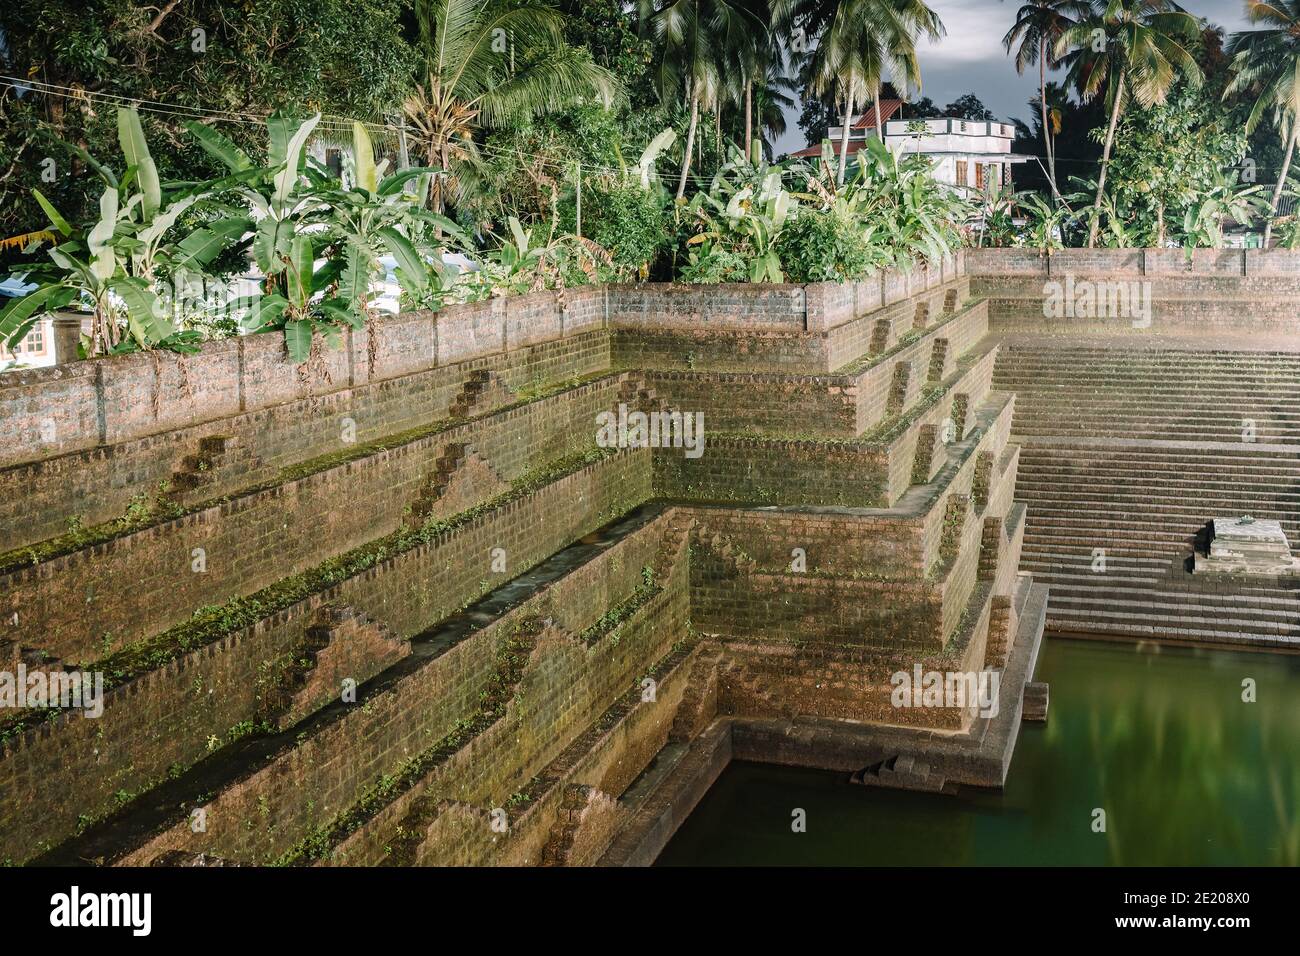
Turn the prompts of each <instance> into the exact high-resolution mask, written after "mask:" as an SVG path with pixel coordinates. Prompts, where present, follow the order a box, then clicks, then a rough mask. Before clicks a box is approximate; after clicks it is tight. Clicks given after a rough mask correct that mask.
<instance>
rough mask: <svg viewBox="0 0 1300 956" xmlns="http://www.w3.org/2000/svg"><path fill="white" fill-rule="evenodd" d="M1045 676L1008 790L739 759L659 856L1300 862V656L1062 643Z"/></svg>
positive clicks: (770, 860) (760, 861) (681, 861)
mask: <svg viewBox="0 0 1300 956" xmlns="http://www.w3.org/2000/svg"><path fill="white" fill-rule="evenodd" d="M1037 679H1038V680H1045V681H1047V682H1049V683H1050V684H1051V707H1050V710H1049V713H1048V721H1047V723H1046V724H1030V723H1026V724H1022V725H1021V731H1020V742H1019V744H1018V745H1017V747H1016V753H1015V757H1014V758H1013V760H1012V763H1011V772H1010V774H1009V776H1008V779H1007V786H1006V789H1005V790H1004V791H1002V792H1000V793H999V792H994V791H974V790H969V789H968V790H963V791H962V792H960V793H959V794H957V795H955V796H946V795H931V794H920V793H907V792H901V791H890V790H880V789H873V788H868V787H858V786H852V785H850V784H847V783H845V781H844V775H843V774H837V773H825V772H821V771H812V770H799V769H791V768H783V767H773V766H765V765H759V764H746V763H733V764H732V765H731V766H729V767H728V768H727V769H726V770H725V771H724V772H723V774H722V776H721V777H720V778H719V779H718V781H717V783H716V784H715V785H714V786H713V788H712V789H711V790H710V791H709V793H708V794H707V795H706V796H705V798H704V799H703V800H702V801H701V802H700V805H699V806H698V807H697V808H696V810H695V812H694V813H693V814H692V815H691V817H690V819H688V820H687V821H686V823H685V824H684V825H683V826H682V828H681V829H680V830H679V831H678V833H677V835H676V836H675V837H674V838H673V840H672V842H670V843H669V844H668V846H667V847H666V848H665V850H664V852H663V853H662V854H661V856H660V858H659V860H658V865H661V866H690V865H810V866H815V865H836V866H853V865H872V866H885V865H942V864H962V865H972V864H973V865H1001V866H1016V865H1035V866H1052V865H1088V866H1096V865H1128V866H1142V865H1145V866H1197V865H1283V866H1295V865H1298V864H1300V656H1291V655H1272V654H1256V653H1235V652H1229V651H1209V650H1198V649H1184V648H1169V647H1166V648H1152V647H1145V648H1139V647H1138V646H1136V645H1127V644H1107V643H1099V642H1088V641H1070V640H1058V639H1049V640H1048V641H1047V642H1046V643H1045V644H1044V647H1043V649H1042V653H1041V655H1040V658H1039V663H1038V670H1037ZM1248 679H1249V680H1250V681H1253V682H1254V694H1255V698H1256V701H1255V702H1254V703H1246V702H1244V701H1243V700H1242V696H1243V693H1245V690H1244V688H1243V681H1246V680H1248ZM795 808H801V809H803V810H805V811H806V813H807V817H806V819H807V831H806V832H804V833H793V832H791V813H792V811H793V810H794V809H795ZM1097 808H1101V809H1104V810H1105V811H1106V832H1105V833H1096V832H1094V831H1093V819H1094V810H1095V809H1097Z"/></svg>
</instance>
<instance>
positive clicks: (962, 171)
mask: <svg viewBox="0 0 1300 956" xmlns="http://www.w3.org/2000/svg"><path fill="white" fill-rule="evenodd" d="M957 185H958V186H965V185H966V160H964V159H959V160H957Z"/></svg>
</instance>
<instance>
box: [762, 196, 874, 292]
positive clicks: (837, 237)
mask: <svg viewBox="0 0 1300 956" xmlns="http://www.w3.org/2000/svg"><path fill="white" fill-rule="evenodd" d="M776 252H777V255H778V256H779V257H780V259H781V264H782V265H783V266H784V267H785V274H786V279H787V281H789V282H837V281H845V280H849V279H859V278H862V277H863V276H865V275H866V274H867V273H868V272H870V271H871V269H872V266H873V264H874V263H873V257H872V255H871V250H870V247H869V244H868V242H867V240H866V238H865V236H864V235H863V233H862V229H861V227H860V226H858V225H857V224H855V223H853V222H852V221H850V220H847V219H844V218H843V217H841V216H837V215H834V214H832V213H821V212H812V211H804V212H801V213H800V214H799V215H798V216H796V217H795V218H794V219H793V220H791V221H790V222H787V223H786V226H785V228H784V229H783V230H782V231H781V235H780V236H779V237H778V238H777V240H776Z"/></svg>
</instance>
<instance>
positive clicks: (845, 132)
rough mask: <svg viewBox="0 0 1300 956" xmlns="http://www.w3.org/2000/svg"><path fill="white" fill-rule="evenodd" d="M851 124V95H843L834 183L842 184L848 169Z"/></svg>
mask: <svg viewBox="0 0 1300 956" xmlns="http://www.w3.org/2000/svg"><path fill="white" fill-rule="evenodd" d="M852 122H853V94H852V93H850V92H848V91H847V90H846V91H845V93H844V126H843V128H842V129H841V130H840V168H839V172H838V173H836V177H835V178H836V181H837V182H839V183H841V184H842V183H843V182H844V172H845V170H847V169H848V168H849V124H850V123H852Z"/></svg>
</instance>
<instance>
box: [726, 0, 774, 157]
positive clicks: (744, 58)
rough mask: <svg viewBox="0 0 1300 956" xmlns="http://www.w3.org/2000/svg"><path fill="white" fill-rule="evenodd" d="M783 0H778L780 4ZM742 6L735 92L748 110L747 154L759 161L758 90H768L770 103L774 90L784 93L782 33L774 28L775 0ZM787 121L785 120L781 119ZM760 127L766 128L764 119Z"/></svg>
mask: <svg viewBox="0 0 1300 956" xmlns="http://www.w3.org/2000/svg"><path fill="white" fill-rule="evenodd" d="M780 2H781V0H777V3H778V4H779V3H780ZM739 6H740V7H741V9H742V10H743V11H744V13H745V16H744V17H742V18H741V19H740V29H739V31H737V35H736V36H735V37H734V38H733V42H734V46H735V49H734V51H733V55H734V59H735V61H736V64H737V66H739V69H738V70H737V71H735V74H734V75H735V77H736V84H735V85H736V86H738V87H739V89H734V90H733V93H734V95H735V98H736V100H737V101H739V102H741V103H743V105H744V110H745V133H744V139H743V140H742V142H743V143H744V147H745V155H746V156H749V157H750V158H751V160H754V161H757V160H756V158H755V157H753V156H752V155H751V153H752V145H751V144H752V143H753V141H754V124H755V115H754V105H755V104H754V100H755V93H756V91H759V90H767V91H768V92H769V96H768V105H769V106H771V102H772V97H771V95H770V94H771V93H775V94H776V95H777V96H780V95H781V92H780V91H781V85H780V84H781V81H782V80H784V78H785V75H784V69H783V62H782V61H783V55H782V50H781V43H780V41H779V40H778V39H777V38H778V36H779V34H778V33H777V32H775V31H774V30H772V28H771V22H772V14H773V3H772V0H739ZM782 125H784V120H782ZM759 128H760V129H762V128H765V127H764V124H763V123H762V121H761V119H760V121H759Z"/></svg>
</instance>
